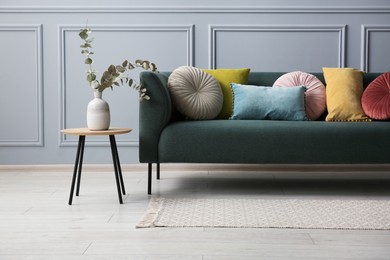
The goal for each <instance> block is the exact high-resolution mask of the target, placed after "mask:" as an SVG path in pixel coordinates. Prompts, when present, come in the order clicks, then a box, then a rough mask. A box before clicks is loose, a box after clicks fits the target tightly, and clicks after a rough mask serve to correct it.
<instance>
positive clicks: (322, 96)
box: [274, 71, 326, 120]
mask: <svg viewBox="0 0 390 260" xmlns="http://www.w3.org/2000/svg"><path fill="white" fill-rule="evenodd" d="M275 86H285V87H292V86H305V87H306V92H305V111H306V115H307V117H308V118H309V119H310V120H317V119H318V118H319V117H320V116H321V115H322V114H323V113H324V112H325V110H326V91H325V86H324V84H322V82H321V81H320V80H319V79H318V78H317V77H316V76H314V75H312V74H309V73H306V72H302V71H294V72H290V73H286V74H284V75H282V76H281V77H279V78H278V79H277V80H276V81H275V83H274V87H275Z"/></svg>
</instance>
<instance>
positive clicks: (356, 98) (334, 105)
mask: <svg viewBox="0 0 390 260" xmlns="http://www.w3.org/2000/svg"><path fill="white" fill-rule="evenodd" d="M322 70H323V72H324V78H325V82H326V105H327V108H328V115H327V116H326V121H370V119H369V118H368V117H367V116H366V115H365V114H364V112H363V108H362V104H361V98H362V94H363V72H362V71H359V70H356V69H353V68H323V69H322Z"/></svg>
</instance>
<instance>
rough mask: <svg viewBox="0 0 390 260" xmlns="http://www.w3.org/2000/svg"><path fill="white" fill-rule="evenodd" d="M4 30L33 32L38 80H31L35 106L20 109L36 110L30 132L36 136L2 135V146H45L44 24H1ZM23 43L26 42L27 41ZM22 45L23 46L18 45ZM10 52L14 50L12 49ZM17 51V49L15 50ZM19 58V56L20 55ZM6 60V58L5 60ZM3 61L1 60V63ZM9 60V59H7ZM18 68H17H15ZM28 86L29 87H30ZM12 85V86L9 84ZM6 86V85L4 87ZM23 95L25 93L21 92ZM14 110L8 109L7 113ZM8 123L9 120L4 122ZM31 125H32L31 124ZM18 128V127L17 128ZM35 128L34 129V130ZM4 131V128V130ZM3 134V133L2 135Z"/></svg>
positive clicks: (21, 68) (21, 63) (21, 32)
mask: <svg viewBox="0 0 390 260" xmlns="http://www.w3.org/2000/svg"><path fill="white" fill-rule="evenodd" d="M2 32H14V33H17V34H20V35H21V34H23V33H26V32H28V33H33V35H34V39H33V43H34V45H35V48H33V49H34V50H35V53H33V56H34V61H33V63H35V64H36V70H35V72H34V74H35V77H36V80H35V82H31V87H33V88H34V89H35V90H34V95H33V96H30V98H31V99H33V100H34V101H35V103H36V106H35V107H25V105H26V104H23V105H24V106H23V107H21V108H20V109H23V110H25V109H27V110H29V109H31V111H34V113H35V118H34V121H35V122H34V125H31V128H32V129H31V131H30V130H28V131H29V132H35V136H34V137H20V138H12V139H10V138H3V139H2V138H1V137H0V146H7V147H12V146H16V147H20V146H24V147H29V146H43V145H44V141H43V132H44V130H43V118H44V116H43V106H44V105H43V43H42V24H0V35H1V33H2ZM23 44H26V43H25V42H24V43H23ZM18 47H21V46H18ZM10 52H13V51H12V50H10ZM14 52H16V50H14ZM18 58H19V57H18ZM5 61H6V60H5ZM1 62H2V61H0V64H1ZM6 62H7V61H6ZM18 69H20V70H23V62H22V59H20V68H18ZM15 70H16V69H15ZM29 86H30V85H29ZM29 86H28V87H29ZM8 87H12V86H8ZM4 88H5V87H4ZM20 94H21V95H22V94H23V93H20ZM2 95H6V93H4V92H3V94H2ZM8 112H10V113H12V111H7V113H8ZM16 120H23V118H18V119H16ZM3 123H5V124H6V123H7V122H3ZM29 127H30V126H29ZM15 130H16V129H15ZM33 130H34V131H33ZM2 131H4V128H3V130H2ZM26 131H27V130H26ZM15 132H16V131H15ZM0 136H1V135H0Z"/></svg>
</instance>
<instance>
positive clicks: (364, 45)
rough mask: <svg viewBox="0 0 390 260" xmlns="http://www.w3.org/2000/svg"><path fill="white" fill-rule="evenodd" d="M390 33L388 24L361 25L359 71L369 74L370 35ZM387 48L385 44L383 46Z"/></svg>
mask: <svg viewBox="0 0 390 260" xmlns="http://www.w3.org/2000/svg"><path fill="white" fill-rule="evenodd" d="M373 32H380V33H390V24H380V25H364V24H363V25H362V28H361V35H362V39H361V66H360V68H361V70H362V71H366V72H370V62H369V57H370V40H372V33H373ZM383 45H384V46H388V45H387V44H385V43H384V44H383Z"/></svg>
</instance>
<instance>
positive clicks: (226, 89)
mask: <svg viewBox="0 0 390 260" xmlns="http://www.w3.org/2000/svg"><path fill="white" fill-rule="evenodd" d="M204 71H205V72H207V73H209V74H211V75H212V76H214V77H215V78H216V79H217V80H218V82H219V84H220V85H221V88H222V93H223V105H222V110H221V112H220V113H219V115H218V117H217V118H218V119H228V118H229V117H230V116H231V115H232V112H233V92H232V89H231V87H230V83H239V84H247V82H248V77H249V72H250V69H248V68H243V69H215V70H209V69H205V70H204Z"/></svg>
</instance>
